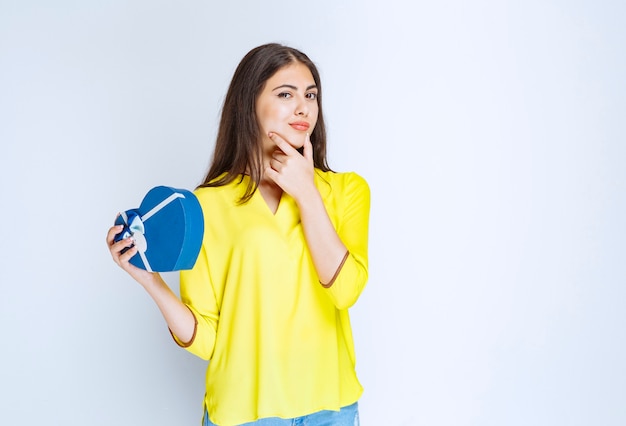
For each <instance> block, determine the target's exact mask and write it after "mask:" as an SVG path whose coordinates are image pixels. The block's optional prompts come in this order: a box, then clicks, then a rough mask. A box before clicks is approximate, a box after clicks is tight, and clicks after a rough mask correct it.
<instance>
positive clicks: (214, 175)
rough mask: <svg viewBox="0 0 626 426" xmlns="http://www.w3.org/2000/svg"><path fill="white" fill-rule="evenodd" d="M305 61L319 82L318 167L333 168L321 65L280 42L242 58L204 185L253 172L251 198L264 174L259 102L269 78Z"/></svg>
mask: <svg viewBox="0 0 626 426" xmlns="http://www.w3.org/2000/svg"><path fill="white" fill-rule="evenodd" d="M297 62H299V63H301V64H303V65H305V66H306V67H307V68H308V69H309V70H310V71H311V74H312V75H313V80H314V81H315V85H316V86H317V103H318V111H319V112H318V117H317V124H316V125H315V128H314V129H313V133H311V135H310V138H311V144H312V145H313V163H314V166H315V167H316V168H318V169H320V170H322V171H331V169H330V167H329V166H328V162H327V159H326V126H325V125H324V115H323V114H322V84H321V81H320V76H319V72H318V71H317V68H316V67H315V64H314V63H313V62H312V61H311V60H310V59H309V57H308V56H306V55H305V54H304V53H302V52H300V51H299V50H297V49H294V48H291V47H287V46H283V45H281V44H277V43H269V44H264V45H262V46H258V47H255V48H254V49H252V50H251V51H250V52H248V53H247V54H246V56H244V58H243V59H242V60H241V62H240V63H239V65H238V66H237V69H236V70H235V74H234V75H233V78H232V80H231V82H230V86H229V87H228V92H227V93H226V98H225V99H224V105H223V107H222V115H221V119H220V125H219V129H218V132H217V139H216V142H215V150H214V152H213V158H212V162H211V166H210V168H209V171H208V173H207V175H206V177H205V178H204V182H203V183H202V184H200V185H199V187H215V186H222V185H226V184H228V183H230V182H232V181H233V180H235V179H237V178H238V177H239V178H240V179H243V176H244V175H245V174H249V175H250V180H249V181H248V186H247V187H246V191H245V192H244V194H243V196H242V197H241V199H240V200H239V202H240V203H246V202H247V201H249V200H250V198H251V197H252V195H253V194H254V192H255V191H256V190H257V188H258V186H259V183H260V182H261V177H262V174H263V162H262V160H263V157H262V150H261V135H260V127H259V123H258V121H257V115H256V101H257V98H258V96H259V94H260V93H261V91H262V90H263V87H264V86H265V82H266V81H267V80H268V79H269V78H270V77H272V76H273V75H274V74H275V73H276V72H277V71H278V70H279V69H281V68H283V67H285V66H287V65H291V64H293V63H297Z"/></svg>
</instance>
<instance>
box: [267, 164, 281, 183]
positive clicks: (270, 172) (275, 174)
mask: <svg viewBox="0 0 626 426" xmlns="http://www.w3.org/2000/svg"><path fill="white" fill-rule="evenodd" d="M265 176H267V177H268V178H270V179H271V180H272V181H273V182H274V183H276V184H278V179H279V178H280V174H279V173H278V172H277V171H276V170H274V169H273V168H271V167H266V168H265Z"/></svg>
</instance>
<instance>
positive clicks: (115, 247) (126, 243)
mask: <svg viewBox="0 0 626 426" xmlns="http://www.w3.org/2000/svg"><path fill="white" fill-rule="evenodd" d="M134 243H135V242H134V241H133V238H132V237H128V238H126V239H124V240H121V241H118V242H116V243H113V244H112V245H111V246H110V247H109V249H110V251H111V255H112V256H114V257H115V256H119V255H120V253H121V252H122V250H124V249H125V248H129V247H131V246H132V245H133V244H134Z"/></svg>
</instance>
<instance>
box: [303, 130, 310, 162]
mask: <svg viewBox="0 0 626 426" xmlns="http://www.w3.org/2000/svg"><path fill="white" fill-rule="evenodd" d="M302 155H303V156H304V158H306V159H307V160H309V163H313V144H311V135H309V134H308V133H307V134H306V137H305V138H304V149H303V150H302Z"/></svg>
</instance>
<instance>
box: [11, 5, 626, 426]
mask: <svg viewBox="0 0 626 426" xmlns="http://www.w3.org/2000/svg"><path fill="white" fill-rule="evenodd" d="M624 22H626V6H625V3H624V2H621V1H591V0H581V1H564V0H563V1H556V0H543V1H538V0H530V1H523V2H522V1H513V0H503V1H495V0H492V1H474V2H465V1H460V0H448V1H437V2H410V1H405V2H401V1H397V0H387V1H380V2H375V1H365V2H364V1H356V0H352V1H344V2H341V1H331V0H327V1H325V0H320V1H317V2H308V3H307V2H304V3H303V2H287V1H277V0H271V1H269V0H268V1H259V2H253V1H247V2H236V1H232V2H210V1H198V0H196V1H179V2H173V1H172V2H166V1H147V0H143V1H142V0H124V1H122V0H117V1H106V2H104V1H98V2H96V1H78V0H77V1H68V0H63V1H62V0H59V1H29V0H20V1H1V2H0V144H1V150H0V166H1V167H0V184H1V185H2V187H1V192H0V194H2V195H1V196H2V201H1V203H2V204H1V206H2V208H1V212H2V213H1V215H2V222H1V223H2V237H1V239H0V241H1V242H0V249H1V262H2V263H1V265H0V266H1V267H0V325H1V327H2V336H1V340H0V341H1V342H2V343H1V345H2V346H1V351H0V356H1V359H0V393H1V394H0V424H2V425H11V426H14V425H34V424H40V423H41V424H47V425H87V424H88V425H197V424H200V417H201V415H202V412H201V410H202V396H203V393H204V377H203V376H204V369H205V366H206V364H205V362H203V361H201V360H199V359H197V358H194V357H193V356H192V355H190V354H188V353H187V352H185V351H184V350H182V349H179V348H178V347H177V346H176V345H175V344H173V342H172V341H171V339H170V336H169V333H168V332H167V329H166V327H165V325H164V322H163V320H162V319H161V317H160V314H159V313H158V310H157V309H156V307H155V306H154V305H153V304H152V302H151V300H150V299H149V298H148V296H147V295H146V294H145V293H144V292H143V290H142V289H141V288H140V287H139V286H138V285H137V284H136V283H134V282H133V281H132V280H131V279H130V278H129V277H128V276H126V275H125V274H124V273H123V272H122V271H121V270H120V269H118V268H117V266H115V265H114V263H113V262H112V261H111V259H110V256H109V254H108V251H107V248H106V245H105V243H104V238H105V233H106V230H107V229H108V227H109V226H110V225H111V223H112V222H113V220H114V217H115V215H116V213H117V212H118V211H120V210H125V209H129V208H133V207H137V205H138V204H139V202H140V201H141V198H143V195H145V193H146V192H147V191H148V190H149V189H150V188H151V187H153V186H156V185H161V184H164V185H169V186H178V187H183V188H194V187H195V186H196V185H197V184H198V183H200V180H201V179H202V177H203V175H204V173H205V171H206V168H207V166H208V164H209V160H210V155H211V152H212V147H213V141H214V137H215V132H216V127H217V121H218V117H219V109H220V106H221V102H222V99H223V96H224V94H225V92H226V88H227V85H228V82H229V81H230V77H231V75H232V73H233V71H234V69H235V67H236V65H237V63H238V62H239V60H240V59H241V57H243V55H244V54H245V53H246V52H247V51H248V50H250V49H251V48H253V47H255V46H257V45H259V44H263V43H266V42H283V43H286V44H289V45H291V46H293V47H296V48H299V49H301V50H303V51H304V52H306V53H307V54H308V55H309V56H310V57H311V58H312V59H313V60H314V61H315V62H316V63H317V64H318V66H319V68H320V71H321V74H322V81H323V87H324V102H325V104H324V108H325V112H326V119H327V122H328V130H329V143H330V162H331V166H332V167H333V168H334V169H335V170H338V171H349V170H354V171H357V172H358V173H360V174H361V175H362V176H364V177H365V178H366V179H367V180H368V182H369V183H370V186H371V190H372V214H371V239H370V262H371V264H370V267H371V269H370V281H369V284H368V287H367V288H366V291H365V292H364V294H363V295H362V297H361V299H360V300H359V302H358V303H357V305H356V306H355V307H354V308H353V309H352V310H351V313H352V319H353V328H354V332H355V339H356V345H357V357H358V365H357V368H358V372H359V376H360V378H361V381H362V383H363V385H364V387H365V393H364V395H363V397H362V399H361V405H360V409H361V420H362V425H363V426H373V425H384V426H386V425H433V426H445V425H451V426H452V425H454V426H465V425H480V426H482V425H487V426H496V425H497V426H502V425H506V426H509V425H511V426H516V425H524V426H527V425H551V426H552V425H568V426H569V425H594V426H595V425H624V424H626V366H625V362H624V360H625V359H626V332H625V331H624V328H625V325H626V287H625V286H624V284H625V282H626V246H625V242H624V241H625V237H626V225H625V217H626V200H625V199H626V167H625V160H626V144H625V143H626V138H625V137H624V133H625V132H624V131H625V124H624V123H625V122H626V120H625V118H626V84H625V82H626V30H625V29H624V28H625V26H624ZM166 278H167V280H168V282H170V283H171V284H172V287H173V288H174V289H175V290H177V289H178V281H177V276H176V275H175V274H167V276H166Z"/></svg>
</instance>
